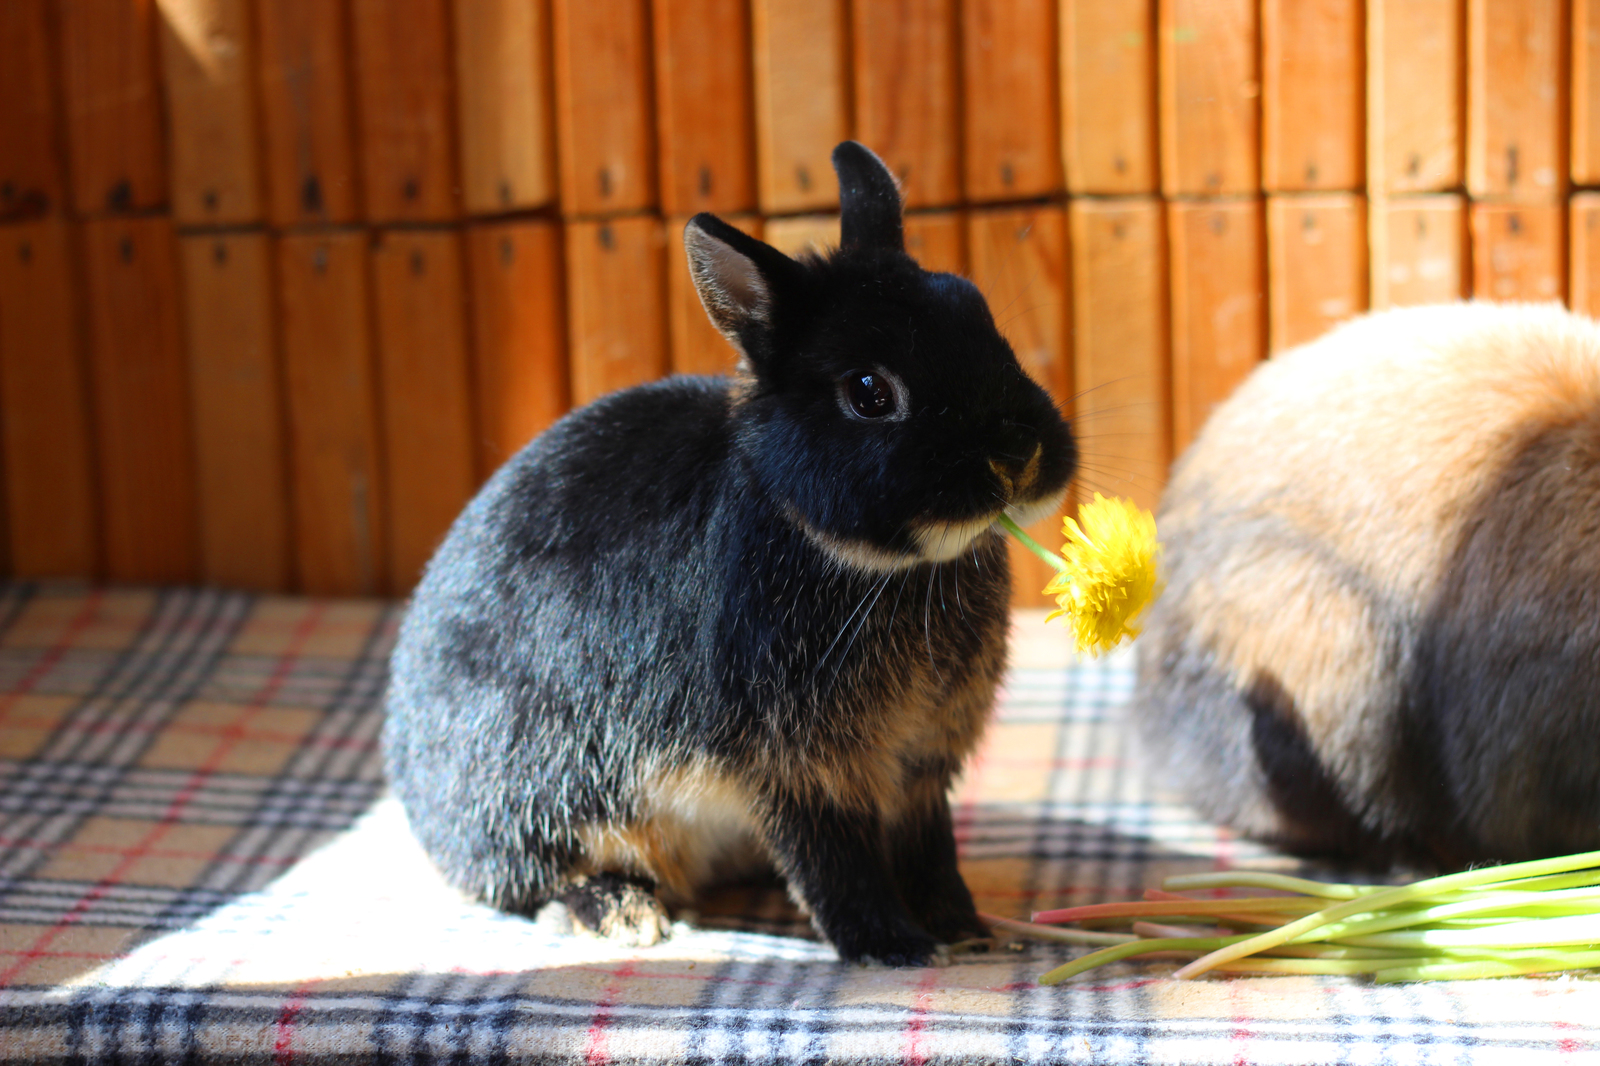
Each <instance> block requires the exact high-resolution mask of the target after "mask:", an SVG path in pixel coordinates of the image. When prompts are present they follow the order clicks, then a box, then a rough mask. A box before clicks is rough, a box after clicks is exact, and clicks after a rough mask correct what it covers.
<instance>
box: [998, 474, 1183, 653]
mask: <svg viewBox="0 0 1600 1066" xmlns="http://www.w3.org/2000/svg"><path fill="white" fill-rule="evenodd" d="M1078 517H1079V519H1080V520H1081V522H1082V524H1081V525H1080V524H1079V523H1078V522H1075V521H1073V520H1072V519H1070V518H1068V519H1065V520H1064V521H1063V523H1062V527H1061V532H1062V535H1063V536H1064V537H1066V543H1065V544H1064V545H1062V548H1061V555H1060V556H1056V555H1054V554H1052V553H1050V552H1048V551H1046V550H1045V549H1044V548H1042V547H1040V546H1039V544H1038V543H1036V542H1035V541H1034V540H1033V539H1032V538H1031V537H1029V536H1028V535H1027V534H1026V533H1024V532H1023V531H1022V530H1021V529H1020V528H1018V526H1017V525H1016V523H1015V522H1012V521H1011V520H1010V519H1009V518H1006V517H1004V516H1001V519H1000V522H1001V525H1003V526H1005V527H1006V529H1008V530H1009V531H1010V532H1011V534H1012V535H1013V536H1015V537H1017V538H1018V539H1019V540H1021V541H1022V542H1023V543H1024V544H1025V545H1027V546H1028V547H1029V548H1030V549H1031V550H1032V551H1033V552H1034V554H1036V555H1038V556H1039V557H1040V558H1041V559H1044V560H1045V561H1046V562H1048V563H1050V564H1051V565H1052V566H1054V567H1055V568H1056V571H1057V572H1056V576H1055V577H1053V578H1051V579H1050V583H1049V584H1048V585H1046V586H1045V589H1044V591H1045V594H1046V595H1049V596H1054V597H1055V598H1056V604H1057V606H1058V607H1060V610H1058V611H1054V612H1052V613H1051V614H1050V616H1049V618H1047V619H1046V621H1049V620H1050V619H1055V618H1061V617H1066V618H1067V619H1068V620H1069V621H1070V623H1071V625H1072V630H1073V636H1074V638H1075V639H1076V641H1077V645H1078V651H1080V652H1086V653H1088V654H1089V655H1099V654H1100V653H1101V652H1104V651H1110V650H1111V649H1112V648H1114V647H1116V646H1117V645H1118V644H1119V643H1121V641H1122V638H1123V637H1125V636H1126V637H1137V636H1138V635H1139V631H1140V627H1139V624H1138V620H1139V615H1140V614H1141V613H1142V612H1143V611H1144V609H1145V607H1147V606H1149V604H1150V602H1151V601H1152V600H1154V599H1155V598H1156V596H1157V595H1159V594H1160V591H1161V589H1160V579H1159V577H1158V574H1157V562H1158V560H1159V558H1160V555H1161V545H1160V543H1159V542H1158V541H1157V540H1156V520H1155V516H1153V515H1152V514H1151V513H1150V512H1149V511H1146V510H1143V509H1142V508H1140V507H1139V506H1138V505H1137V504H1135V503H1134V502H1133V501H1132V500H1123V499H1113V500H1108V499H1106V498H1105V497H1104V496H1102V495H1100V494H1099V493H1098V492H1097V493H1095V494H1094V500H1093V502H1091V503H1087V504H1084V505H1083V507H1081V508H1079V510H1078Z"/></svg>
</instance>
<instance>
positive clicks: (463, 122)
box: [452, 0, 556, 215]
mask: <svg viewBox="0 0 1600 1066" xmlns="http://www.w3.org/2000/svg"><path fill="white" fill-rule="evenodd" d="M452 10H453V12H454V14H455V55H456V64H455V69H456V122H457V128H458V129H459V130H460V135H461V197H462V202H463V203H464V204H465V206H466V209H467V211H468V213H470V214H477V215H482V214H495V213H497V212H501V211H513V210H520V209H526V208H534V207H543V206H545V205H546V204H550V203H553V202H555V198H556V168H555V151H556V149H555V104H554V99H553V94H554V92H555V85H554V81H553V79H552V76H551V71H550V10H549V6H548V5H547V4H546V3H545V0H469V2H465V3H457V4H455V5H454V7H453V8H452Z"/></svg>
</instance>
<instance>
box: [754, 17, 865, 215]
mask: <svg viewBox="0 0 1600 1066" xmlns="http://www.w3.org/2000/svg"><path fill="white" fill-rule="evenodd" d="M750 32H751V44H752V48H753V51H754V56H755V90H756V92H755V97H756V173H757V190H758V199H759V201H760V204H761V210H762V211H763V212H765V213H768V214H779V213H783V212H790V211H814V210H817V209H819V208H826V207H832V206H834V205H836V204H837V203H838V202H839V191H838V187H837V185H836V184H835V182H834V177H833V164H832V162H831V159H830V157H831V153H832V152H833V147H834V145H836V144H838V143H839V142H840V141H842V140H845V139H846V138H848V137H849V136H850V111H849V96H848V87H847V85H846V82H845V79H846V78H847V77H848V75H849V66H848V59H847V56H846V48H845V35H846V33H847V32H848V26H847V23H846V17H845V4H844V0H751V5H750Z"/></svg>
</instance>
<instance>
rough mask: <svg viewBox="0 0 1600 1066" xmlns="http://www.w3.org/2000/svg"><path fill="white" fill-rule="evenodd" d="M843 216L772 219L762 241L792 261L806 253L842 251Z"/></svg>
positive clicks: (767, 223) (805, 216)
mask: <svg viewBox="0 0 1600 1066" xmlns="http://www.w3.org/2000/svg"><path fill="white" fill-rule="evenodd" d="M839 226H840V221H839V216H838V215H837V214H832V215H791V216H790V217H788V218H769V219H767V220H766V221H765V222H764V223H762V226H761V237H762V239H763V240H765V241H766V242H767V243H768V244H770V245H772V246H773V247H774V248H776V249H777V250H778V251H780V252H782V253H783V254H784V255H787V256H789V257H791V258H793V257H795V256H798V255H800V254H801V253H802V252H819V253H821V252H827V251H829V250H830V249H833V248H837V247H839Z"/></svg>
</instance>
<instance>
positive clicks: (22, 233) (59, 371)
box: [0, 218, 99, 578]
mask: <svg viewBox="0 0 1600 1066" xmlns="http://www.w3.org/2000/svg"><path fill="white" fill-rule="evenodd" d="M74 266H75V263H74V255H73V249H72V234H71V231H70V230H69V229H68V226H67V224H66V223H65V222H64V221H62V220H60V219H59V218H56V219H45V220H40V221H36V222H26V223H21V224H18V225H12V226H7V227H5V228H4V229H3V230H0V454H3V455H4V457H5V497H6V508H5V510H6V514H7V517H8V519H9V522H8V527H9V540H10V544H11V563H12V570H11V572H12V574H14V575H15V576H16V577H22V578H29V577H77V578H93V577H96V576H98V570H99V566H98V559H97V554H98V553H97V548H96V532H95V531H96V521H97V513H96V512H97V507H96V501H95V486H94V470H93V464H94V457H93V455H92V453H91V451H90V440H91V436H90V430H89V392H88V388H87V382H86V373H85V367H84V364H83V359H84V348H83V340H84V338H83V335H82V318H81V313H82V312H81V307H82V299H83V293H82V291H81V288H80V286H79V285H78V284H77V283H76V274H77V272H76V270H75V269H74Z"/></svg>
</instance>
